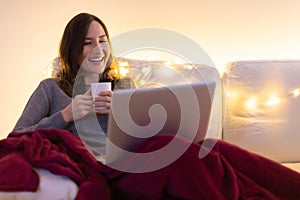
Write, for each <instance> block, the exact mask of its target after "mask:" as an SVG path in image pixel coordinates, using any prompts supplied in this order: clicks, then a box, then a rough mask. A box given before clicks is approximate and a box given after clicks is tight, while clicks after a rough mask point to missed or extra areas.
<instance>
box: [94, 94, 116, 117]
mask: <svg viewBox="0 0 300 200" xmlns="http://www.w3.org/2000/svg"><path fill="white" fill-rule="evenodd" d="M111 96H112V91H111V90H109V91H102V92H99V93H98V96H97V97H96V98H95V99H94V107H95V112H96V113H98V114H108V113H109V110H110V105H111Z"/></svg>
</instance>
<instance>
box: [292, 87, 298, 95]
mask: <svg viewBox="0 0 300 200" xmlns="http://www.w3.org/2000/svg"><path fill="white" fill-rule="evenodd" d="M292 93H293V95H294V97H298V96H299V95H300V89H299V88H297V89H295V90H293V92H292Z"/></svg>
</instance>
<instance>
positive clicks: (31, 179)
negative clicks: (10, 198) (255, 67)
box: [0, 129, 300, 200]
mask: <svg viewBox="0 0 300 200" xmlns="http://www.w3.org/2000/svg"><path fill="white" fill-rule="evenodd" d="M171 140H177V142H178V145H180V144H184V143H187V142H189V141H187V140H185V139H183V138H179V137H174V136H173V135H160V136H154V137H152V138H150V139H148V140H146V141H145V142H143V143H142V144H141V145H140V146H139V147H138V148H137V149H136V151H137V152H141V153H142V152H151V151H154V150H157V149H160V148H162V147H163V146H165V145H166V144H168V143H169V142H170V141H171ZM210 143H211V144H214V147H213V149H212V150H211V149H210V148H208V147H204V146H203V145H207V146H210ZM201 147H202V148H203V147H204V148H207V150H208V151H209V153H208V155H207V156H205V157H204V158H199V150H200V148H201ZM149 162H151V160H149ZM120 164H126V165H130V164H133V165H134V164H136V163H135V158H134V157H132V158H129V159H128V160H126V161H125V163H124V162H123V163H120ZM143 164H145V165H147V163H143ZM32 167H35V168H43V169H47V170H49V171H51V172H52V173H54V174H59V175H64V176H67V177H70V178H71V179H72V180H73V181H74V182H75V183H76V184H77V185H78V186H79V191H78V194H77V196H76V199H77V200H83V199H89V200H94V199H95V200H96V199H97V200H100V199H105V200H106V199H143V200H146V199H151V200H152V199H220V200H221V199H224V200H228V199H232V200H234V199H284V200H289V199H291V200H293V199H295V200H296V199H300V189H299V188H300V174H299V173H297V172H295V171H293V170H291V169H288V168H286V167H284V166H282V165H280V164H279V163H276V162H274V161H272V160H269V159H266V158H264V157H261V156H259V155H257V154H253V153H251V152H248V151H246V150H243V149H241V148H239V147H237V146H235V145H232V144H229V143H226V142H224V141H221V140H217V141H216V140H206V142H205V143H199V144H196V143H193V144H192V145H190V146H189V148H188V149H187V151H185V153H184V154H183V155H182V156H181V157H180V158H179V159H177V160H176V161H174V162H173V163H171V164H170V165H168V166H166V167H164V168H162V169H158V170H156V171H152V172H147V173H127V172H122V171H118V170H116V169H112V168H110V167H109V166H106V165H103V164H102V163H100V162H97V161H96V160H95V158H94V157H93V155H92V154H91V152H90V151H89V150H88V149H87V148H86V146H85V145H84V143H82V141H81V140H80V139H79V138H78V137H76V136H74V135H72V134H71V133H69V132H67V131H63V130H57V129H50V130H37V131H31V132H26V133H15V132H13V133H10V134H9V136H8V137H7V138H6V139H3V140H1V141H0V190H1V191H35V190H36V189H37V188H38V184H39V178H38V176H37V174H36V172H35V171H33V170H32Z"/></svg>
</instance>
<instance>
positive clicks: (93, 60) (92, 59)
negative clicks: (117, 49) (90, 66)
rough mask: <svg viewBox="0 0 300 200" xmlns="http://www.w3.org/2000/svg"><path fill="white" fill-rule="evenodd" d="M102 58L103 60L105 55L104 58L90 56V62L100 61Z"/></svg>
mask: <svg viewBox="0 0 300 200" xmlns="http://www.w3.org/2000/svg"><path fill="white" fill-rule="evenodd" d="M102 60H103V57H102V58H89V61H90V62H100V61H102Z"/></svg>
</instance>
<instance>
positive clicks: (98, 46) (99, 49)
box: [93, 43, 103, 54]
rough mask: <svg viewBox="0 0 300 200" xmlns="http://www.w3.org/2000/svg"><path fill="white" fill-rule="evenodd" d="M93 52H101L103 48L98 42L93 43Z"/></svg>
mask: <svg viewBox="0 0 300 200" xmlns="http://www.w3.org/2000/svg"><path fill="white" fill-rule="evenodd" d="M93 53H95V54H103V49H102V47H101V45H100V44H99V43H97V45H95V47H94V49H93Z"/></svg>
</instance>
